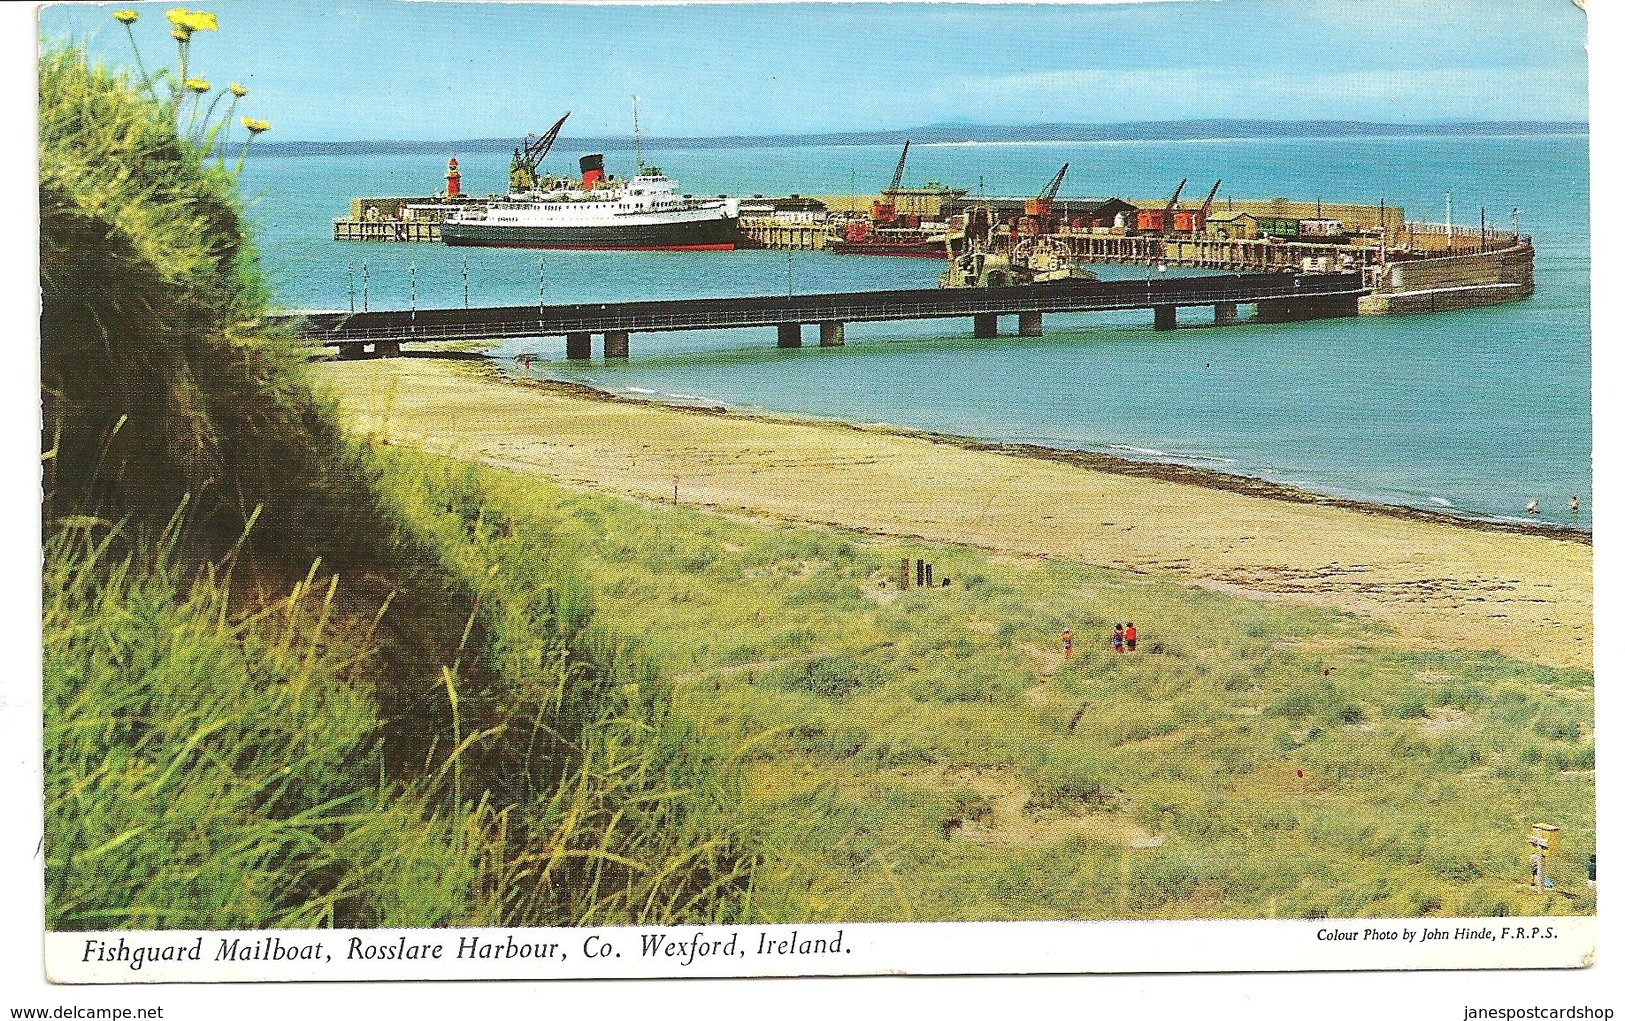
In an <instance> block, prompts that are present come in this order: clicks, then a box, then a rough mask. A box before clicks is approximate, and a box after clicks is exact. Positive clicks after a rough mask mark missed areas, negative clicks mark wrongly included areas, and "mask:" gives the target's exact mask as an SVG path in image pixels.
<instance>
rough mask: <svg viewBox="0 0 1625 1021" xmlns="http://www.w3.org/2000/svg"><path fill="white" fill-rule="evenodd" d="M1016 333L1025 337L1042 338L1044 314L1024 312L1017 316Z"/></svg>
mask: <svg viewBox="0 0 1625 1021" xmlns="http://www.w3.org/2000/svg"><path fill="white" fill-rule="evenodd" d="M1016 332H1017V333H1019V334H1021V335H1022V336H1023V337H1042V336H1043V335H1044V313H1042V312H1022V313H1021V314H1019V315H1017V316H1016Z"/></svg>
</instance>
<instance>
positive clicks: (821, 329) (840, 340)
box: [818, 323, 846, 347]
mask: <svg viewBox="0 0 1625 1021" xmlns="http://www.w3.org/2000/svg"><path fill="white" fill-rule="evenodd" d="M818 346H819V347H845V346H846V324H845V323H819V324H818Z"/></svg>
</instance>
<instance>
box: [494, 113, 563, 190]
mask: <svg viewBox="0 0 1625 1021" xmlns="http://www.w3.org/2000/svg"><path fill="white" fill-rule="evenodd" d="M569 119H570V114H569V112H568V111H566V112H565V114H564V116H563V117H560V118H559V119H558V121H556V122H555V123H554V125H553V126H552V127H551V128H548V129H547V131H545V132H544V133H543V134H542V136H541V137H540V138H538V137H536V136H535V135H526V136H525V144H524V145H523V146H519V147H515V148H514V151H513V163H512V165H511V166H509V168H508V190H509V191H510V192H513V193H515V194H517V193H519V192H525V191H530V190H532V189H533V188H535V187H536V184H537V181H538V180H539V177H538V175H537V169H538V168H539V167H540V166H541V165H542V160H544V159H546V158H547V152H548V150H549V149H551V148H553V143H554V142H556V141H558V139H559V131H560V130H561V129H563V127H564V122H565V121H567V120H569Z"/></svg>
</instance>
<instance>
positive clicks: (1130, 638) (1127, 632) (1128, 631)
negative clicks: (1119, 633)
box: [1123, 620, 1135, 652]
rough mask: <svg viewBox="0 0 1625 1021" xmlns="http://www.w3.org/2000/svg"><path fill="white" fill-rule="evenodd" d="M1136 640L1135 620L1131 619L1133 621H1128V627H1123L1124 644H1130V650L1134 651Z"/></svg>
mask: <svg viewBox="0 0 1625 1021" xmlns="http://www.w3.org/2000/svg"><path fill="white" fill-rule="evenodd" d="M1134 642H1135V633H1134V622H1133V621H1132V620H1131V621H1129V622H1128V627H1126V628H1124V629H1123V644H1124V645H1126V646H1128V651H1130V652H1133V651H1134Z"/></svg>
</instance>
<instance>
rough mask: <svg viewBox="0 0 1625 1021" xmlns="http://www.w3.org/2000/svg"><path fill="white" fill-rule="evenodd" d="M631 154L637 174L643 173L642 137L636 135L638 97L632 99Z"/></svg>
mask: <svg viewBox="0 0 1625 1021" xmlns="http://www.w3.org/2000/svg"><path fill="white" fill-rule="evenodd" d="M632 153H633V159H634V160H635V161H636V162H637V165H638V173H640V174H641V173H643V136H642V135H641V134H639V133H638V97H636V96H633V97H632Z"/></svg>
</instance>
